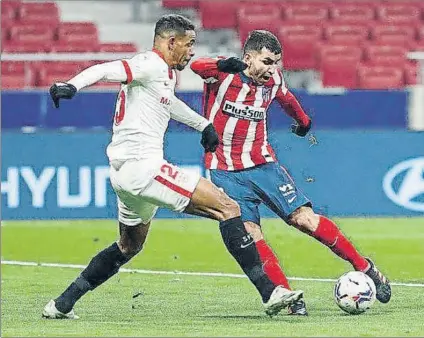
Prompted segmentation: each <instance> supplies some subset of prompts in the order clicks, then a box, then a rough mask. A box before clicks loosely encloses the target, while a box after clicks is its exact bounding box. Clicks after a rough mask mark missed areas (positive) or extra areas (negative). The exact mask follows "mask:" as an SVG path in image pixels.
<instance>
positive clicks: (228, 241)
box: [185, 178, 303, 316]
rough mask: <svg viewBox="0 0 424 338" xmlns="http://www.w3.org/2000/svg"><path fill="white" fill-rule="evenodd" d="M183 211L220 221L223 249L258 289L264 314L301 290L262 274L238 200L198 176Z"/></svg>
mask: <svg viewBox="0 0 424 338" xmlns="http://www.w3.org/2000/svg"><path fill="white" fill-rule="evenodd" d="M185 212H187V213H190V214H196V215H201V216H207V217H210V218H213V219H216V220H218V221H219V222H220V226H219V228H220V231H221V235H222V239H223V241H224V243H225V246H226V247H227V250H228V251H229V252H230V254H231V255H232V256H233V257H234V259H235V260H236V261H237V263H238V264H239V266H240V267H241V269H242V270H243V271H244V273H245V274H246V275H247V276H248V278H249V279H250V281H251V282H252V283H253V285H255V287H256V289H257V290H258V291H259V293H260V295H261V297H262V301H263V303H264V307H265V312H266V313H267V314H268V315H270V316H272V315H275V314H277V313H279V312H280V311H281V310H282V309H283V308H285V307H287V306H289V305H291V304H292V303H294V302H295V301H297V300H298V299H300V298H301V297H302V295H303V291H292V290H288V289H286V288H285V287H284V286H282V285H276V284H274V283H273V282H272V281H271V280H270V278H269V277H268V276H267V275H266V273H265V272H264V270H263V269H262V262H261V259H260V256H259V253H258V250H257V248H256V245H255V244H254V241H253V239H252V237H251V236H250V235H249V233H248V232H247V231H246V228H245V226H244V224H243V221H242V220H241V218H240V208H239V206H238V204H237V203H236V202H235V201H233V200H232V199H230V198H229V197H228V196H227V194H225V193H224V192H222V191H220V190H219V189H218V188H217V187H216V186H215V185H214V184H213V183H211V182H209V181H207V180H206V179H204V178H201V179H200V181H199V183H198V185H197V186H196V189H195V191H194V193H193V195H192V198H191V201H190V204H189V205H188V206H187V208H186V210H185Z"/></svg>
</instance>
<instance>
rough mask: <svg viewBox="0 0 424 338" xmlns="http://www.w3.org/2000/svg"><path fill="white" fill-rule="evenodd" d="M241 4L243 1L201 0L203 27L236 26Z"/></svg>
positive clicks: (200, 8)
mask: <svg viewBox="0 0 424 338" xmlns="http://www.w3.org/2000/svg"><path fill="white" fill-rule="evenodd" d="M240 4H241V2H240V1H236V0H234V1H224V0H216V1H210V0H209V1H207V0H204V1H200V2H199V10H200V16H201V19H202V26H203V28H205V29H217V28H234V27H236V23H237V18H236V11H237V8H239V6H240ZM223 9H225V10H223Z"/></svg>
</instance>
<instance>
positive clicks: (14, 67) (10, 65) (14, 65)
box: [1, 61, 25, 75]
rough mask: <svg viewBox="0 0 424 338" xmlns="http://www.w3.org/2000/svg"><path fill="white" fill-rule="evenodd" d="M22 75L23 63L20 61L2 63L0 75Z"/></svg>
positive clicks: (23, 71) (23, 70)
mask: <svg viewBox="0 0 424 338" xmlns="http://www.w3.org/2000/svg"><path fill="white" fill-rule="evenodd" d="M13 73H15V74H24V73H25V62H22V61H2V62H1V74H2V75H4V74H13Z"/></svg>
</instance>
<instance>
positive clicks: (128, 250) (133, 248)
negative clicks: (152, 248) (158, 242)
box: [120, 243, 143, 258]
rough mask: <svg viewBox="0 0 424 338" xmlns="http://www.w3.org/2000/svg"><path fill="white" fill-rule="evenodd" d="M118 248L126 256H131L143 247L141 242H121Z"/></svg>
mask: <svg viewBox="0 0 424 338" xmlns="http://www.w3.org/2000/svg"><path fill="white" fill-rule="evenodd" d="M120 249H121V251H122V253H123V254H124V255H125V256H126V257H128V258H132V257H134V256H136V255H137V254H138V253H139V252H140V251H141V250H142V249H143V244H142V243H132V244H129V245H128V244H123V245H122V244H121V245H120Z"/></svg>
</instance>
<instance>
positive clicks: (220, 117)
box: [212, 74, 243, 170]
mask: <svg viewBox="0 0 424 338" xmlns="http://www.w3.org/2000/svg"><path fill="white" fill-rule="evenodd" d="M242 88H243V82H242V81H241V79H240V76H239V75H238V74H236V75H235V76H234V78H233V80H232V82H231V83H230V86H229V87H228V90H227V92H226V93H225V94H224V98H223V99H222V102H221V106H220V107H219V110H218V112H217V114H216V115H215V118H214V120H213V121H212V122H213V124H214V126H215V128H216V131H217V133H218V136H219V139H220V140H221V144H222V145H220V146H219V147H218V149H217V151H216V152H215V154H216V156H217V158H218V169H220V170H226V169H227V168H228V163H227V159H226V158H225V154H224V145H223V143H224V142H228V140H224V131H225V126H226V125H227V122H228V120H229V119H230V116H229V115H227V114H224V113H223V112H222V107H223V105H224V104H225V101H226V100H229V101H232V102H236V100H237V96H238V95H239V93H240V91H241V89H242ZM232 142H233V141H232V140H231V143H232ZM230 156H231V155H230Z"/></svg>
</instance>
